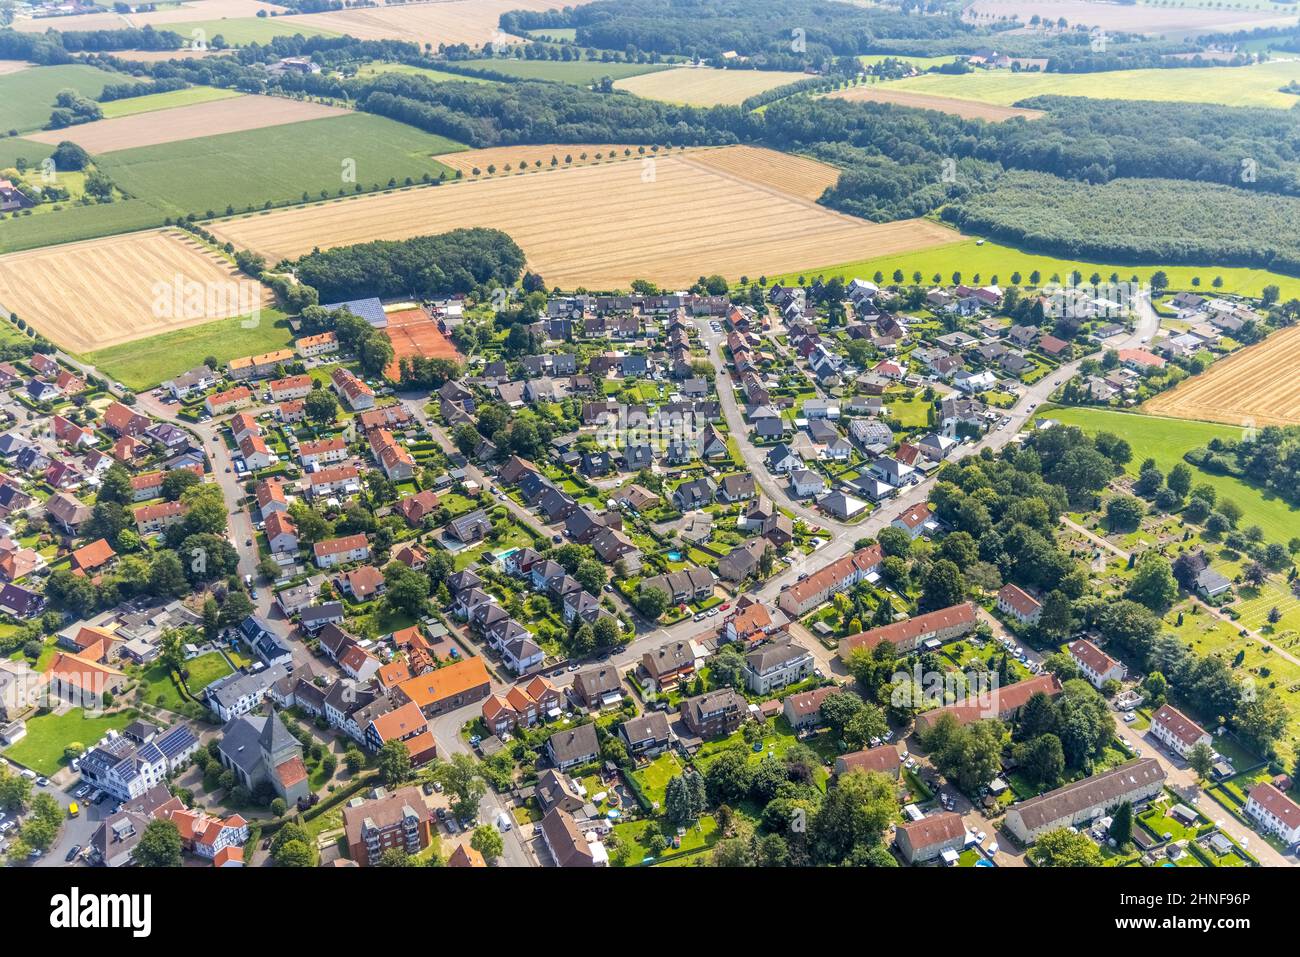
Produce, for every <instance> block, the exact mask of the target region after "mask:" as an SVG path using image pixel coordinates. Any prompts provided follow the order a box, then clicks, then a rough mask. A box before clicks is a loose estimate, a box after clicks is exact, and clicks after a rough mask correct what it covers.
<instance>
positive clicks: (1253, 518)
mask: <svg viewBox="0 0 1300 957" xmlns="http://www.w3.org/2000/svg"><path fill="white" fill-rule="evenodd" d="M1039 416H1040V417H1042V418H1047V419H1056V420H1057V421H1058V422H1062V423H1064V424H1066V425H1077V426H1078V427H1079V428H1081V429H1083V430H1084V431H1085V432H1101V431H1106V432H1113V433H1115V434H1116V435H1119V436H1122V437H1123V438H1124V439H1126V440H1128V443H1129V445H1131V446H1132V447H1133V458H1132V459H1131V460H1130V461H1129V463H1128V471H1129V473H1130V474H1132V475H1137V472H1138V468H1139V467H1140V466H1141V464H1142V461H1143V460H1144V459H1146V458H1148V457H1150V458H1153V459H1155V461H1156V465H1157V466H1158V467H1159V468H1160V470H1161V471H1163V472H1164V473H1165V474H1168V473H1169V470H1170V469H1171V468H1173V467H1174V466H1175V465H1177V464H1178V463H1180V462H1183V453H1184V452H1186V451H1187V450H1189V449H1194V448H1197V447H1198V446H1202V445H1204V444H1205V443H1207V442H1208V441H1210V439H1212V438H1215V437H1216V436H1217V437H1219V438H1239V437H1240V435H1241V430H1240V429H1235V428H1233V427H1232V426H1230V425H1215V424H1213V423H1210V422H1191V421H1188V420H1186V419H1166V418H1161V417H1159V416H1154V415H1139V414H1136V413H1132V412H1114V411H1111V410H1109V409H1086V408H1053V409H1049V410H1046V411H1044V412H1040V413H1039ZM1183 464H1185V465H1188V467H1189V468H1191V470H1192V484H1193V485H1199V484H1200V483H1202V482H1208V483H1209V484H1210V485H1212V486H1214V489H1215V491H1216V492H1217V493H1218V496H1219V498H1220V499H1224V498H1230V499H1232V500H1233V501H1234V502H1236V503H1237V504H1238V505H1240V506H1241V510H1242V517H1241V526H1242V527H1243V528H1244V527H1246V526H1249V525H1258V526H1259V527H1260V528H1262V529H1264V535H1265V537H1266V538H1267V539H1268V541H1270V542H1282V543H1283V544H1285V543H1286V542H1288V541H1290V540H1291V538H1293V537H1294V536H1296V535H1300V509H1294V508H1292V507H1291V506H1290V505H1288V504H1287V503H1286V502H1284V501H1282V500H1281V499H1280V498H1278V497H1277V496H1275V495H1272V494H1269V493H1266V492H1262V491H1260V490H1258V489H1255V488H1252V487H1251V486H1249V485H1247V484H1245V483H1244V482H1240V481H1238V480H1237V479H1235V478H1232V477H1231V476H1228V475H1214V474H1212V473H1210V472H1205V471H1203V470H1201V469H1198V468H1197V467H1196V466H1194V465H1191V464H1190V463H1187V462H1184V463H1183Z"/></svg>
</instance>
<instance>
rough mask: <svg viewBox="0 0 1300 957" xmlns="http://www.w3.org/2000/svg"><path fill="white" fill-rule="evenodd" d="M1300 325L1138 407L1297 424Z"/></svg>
mask: <svg viewBox="0 0 1300 957" xmlns="http://www.w3.org/2000/svg"><path fill="white" fill-rule="evenodd" d="M1298 365H1300V327H1297V326H1291V327H1290V328H1287V329H1281V330H1279V331H1277V332H1275V333H1273V334H1272V335H1270V336H1269V337H1268V338H1267V339H1265V340H1264V341H1263V342H1261V343H1258V344H1256V345H1253V346H1248V347H1247V348H1245V349H1242V350H1241V351H1240V352H1237V353H1235V354H1234V355H1231V356H1228V358H1226V359H1222V360H1220V361H1218V362H1216V363H1215V364H1214V365H1212V366H1210V368H1209V369H1207V370H1206V371H1205V372H1203V373H1201V374H1200V375H1198V376H1193V377H1192V378H1190V379H1185V380H1184V381H1183V382H1180V383H1179V384H1178V385H1177V386H1175V387H1174V388H1173V389H1170V390H1169V391H1168V392H1162V393H1161V394H1160V395H1158V396H1156V397H1155V398H1153V399H1150V400H1148V401H1147V402H1146V403H1144V404H1143V406H1142V411H1144V412H1150V413H1152V414H1153V415H1168V416H1173V417H1175V418H1179V419H1204V420H1206V421H1208V422H1226V423H1228V424H1230V425H1257V426H1264V425H1300V376H1297V375H1296V373H1295V370H1296V367H1297V366H1298Z"/></svg>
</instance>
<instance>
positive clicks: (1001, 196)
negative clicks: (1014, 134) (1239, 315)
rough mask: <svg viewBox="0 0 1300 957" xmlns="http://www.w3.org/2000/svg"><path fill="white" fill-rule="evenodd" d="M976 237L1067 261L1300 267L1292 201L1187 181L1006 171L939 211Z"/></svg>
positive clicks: (1297, 209) (1297, 212)
mask: <svg viewBox="0 0 1300 957" xmlns="http://www.w3.org/2000/svg"><path fill="white" fill-rule="evenodd" d="M943 216H944V218H945V219H946V220H948V221H949V222H952V223H953V224H955V225H957V226H959V227H961V228H962V229H966V230H970V231H972V232H975V233H978V234H980V235H984V236H988V237H990V238H993V239H997V240H1000V241H1002V242H1007V243H1011V244H1013V245H1020V246H1023V247H1025V248H1028V249H1032V250H1035V251H1039V252H1045V253H1051V254H1054V255H1058V256H1064V257H1067V258H1070V259H1099V260H1102V261H1105V260H1110V261H1114V262H1135V263H1136V262H1162V263H1207V262H1212V263H1217V264H1219V265H1223V266H1255V267H1259V268H1264V269H1273V270H1277V271H1280V272H1287V273H1295V272H1297V271H1300V240H1297V237H1296V235H1295V231H1294V224H1295V223H1296V222H1297V218H1298V217H1300V199H1292V198H1290V197H1280V196H1271V195H1261V194H1258V193H1251V192H1248V191H1246V190H1241V189H1234V188H1233V187H1230V186H1218V185H1212V184H1200V185H1198V186H1197V187H1195V188H1192V187H1191V186H1190V184H1189V183H1188V181H1187V180H1173V179H1119V180H1113V181H1111V182H1110V183H1106V184H1104V185H1096V186H1091V185H1088V184H1086V183H1079V182H1072V181H1070V180H1065V179H1060V178H1058V177H1055V176H1051V175H1049V174H1046V173H1029V172H1011V173H1007V174H1005V175H1004V176H1002V177H1000V178H999V180H998V181H997V186H996V188H994V189H991V190H987V191H984V192H978V193H973V194H972V195H970V196H968V197H967V198H965V199H963V200H960V201H958V202H956V203H953V204H951V205H949V206H947V207H945V208H944V210H943Z"/></svg>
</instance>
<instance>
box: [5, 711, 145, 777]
mask: <svg viewBox="0 0 1300 957" xmlns="http://www.w3.org/2000/svg"><path fill="white" fill-rule="evenodd" d="M131 718H132V715H131V714H130V713H128V712H125V711H119V712H117V713H115V714H110V715H100V716H99V717H94V718H91V717H87V716H86V714H85V712H84V711H82V710H81V709H80V708H73V709H72V710H70V711H66V712H64V713H63V714H57V715H56V714H54V713H52V712H47V713H44V714H40V715H37V716H36V717H35V718H32V719H31V720H29V721H28V722H27V737H25V738H23V739H22V740H21V741H19V742H18V743H17V744H15V745H13V747H11V748H9V749H8V750H6V751H5V756H6V757H10V758H12V759H13V760H15V761H17V762H18V763H19V764H22V765H25V766H26V767H29V768H31V769H32V770H33V771H37V772H39V773H41V774H44V775H46V776H47V777H48V776H49V775H51V774H53V773H54V772H56V771H58V770H59V768H61V767H63V763H64V762H63V749H64V748H66V747H67V746H68V745H70V744H73V743H76V744H81V745H83V746H85V747H90V746H91V745H93V744H94V743H95V742H97V741H98V740H99V739H100V738H102V737H103V736H104V734H105V733H106V732H107V731H110V730H118V731H120V730H121V729H122V728H125V727H126V726H127V725H128V724H130V723H131Z"/></svg>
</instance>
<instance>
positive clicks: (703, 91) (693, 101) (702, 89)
mask: <svg viewBox="0 0 1300 957" xmlns="http://www.w3.org/2000/svg"><path fill="white" fill-rule="evenodd" d="M804 79H807V75H806V74H803V73H783V72H781V71H778V70H714V69H710V68H709V67H685V66H682V67H675V68H673V69H671V70H660V71H659V72H657V73H643V74H641V75H640V76H633V77H628V78H627V79H623V80H618V81H617V82H616V83H615V84H614V86H616V87H617V88H618V89H620V90H626V91H627V92H629V93H635V94H636V95H637V96H643V97H645V98H646V99H648V100H663V101H664V102H666V103H681V104H685V105H687V106H738V105H739V104H740V103H742V102H744V101H745V100H747V99H749V97H751V96H754V95H755V94H758V93H762V92H764V91H765V90H770V89H772V88H774V87H778V86H785V85H786V84H787V83H794V82H795V81H796V80H804Z"/></svg>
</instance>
